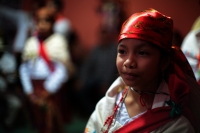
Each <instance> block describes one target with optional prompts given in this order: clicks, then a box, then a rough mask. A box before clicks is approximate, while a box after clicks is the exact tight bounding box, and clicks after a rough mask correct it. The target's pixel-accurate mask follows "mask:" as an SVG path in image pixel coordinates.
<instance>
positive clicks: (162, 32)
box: [118, 9, 173, 50]
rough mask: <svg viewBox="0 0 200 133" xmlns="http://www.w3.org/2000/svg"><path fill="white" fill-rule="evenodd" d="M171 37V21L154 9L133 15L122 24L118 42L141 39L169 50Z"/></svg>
mask: <svg viewBox="0 0 200 133" xmlns="http://www.w3.org/2000/svg"><path fill="white" fill-rule="evenodd" d="M172 36H173V20H172V19H171V18H170V17H168V16H165V15H163V14H161V13H160V12H158V11H156V10H154V9H149V10H145V11H142V12H139V13H135V14H133V15H132V16H131V17H130V18H129V19H128V20H127V21H125V22H124V24H123V25H122V29H121V32H120V35H119V39H118V41H120V40H122V39H125V38H136V39H142V40H145V41H148V42H151V43H154V44H156V45H159V46H161V47H163V48H165V49H166V50H169V49H170V48H171V45H172V43H171V42H172Z"/></svg>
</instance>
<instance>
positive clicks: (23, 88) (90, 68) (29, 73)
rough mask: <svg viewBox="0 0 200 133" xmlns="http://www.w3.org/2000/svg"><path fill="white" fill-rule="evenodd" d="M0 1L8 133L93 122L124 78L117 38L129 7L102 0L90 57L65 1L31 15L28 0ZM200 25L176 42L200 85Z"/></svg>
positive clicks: (0, 81) (57, 131) (44, 132)
mask: <svg viewBox="0 0 200 133" xmlns="http://www.w3.org/2000/svg"><path fill="white" fill-rule="evenodd" d="M0 2H1V3H0V20H1V21H0V119H1V122H0V124H1V127H2V128H3V131H5V133H12V132H13V131H14V130H15V129H16V128H17V127H19V126H23V125H24V124H26V123H30V125H31V127H32V128H33V129H34V130H36V131H38V132H39V133H64V128H63V126H64V125H65V124H69V123H70V122H71V121H72V116H73V115H74V114H78V115H79V116H80V117H84V118H86V119H88V117H89V115H90V114H91V113H92V111H93V110H94V108H95V105H96V103H97V101H99V99H100V98H102V97H103V96H104V94H105V92H106V91H107V89H108V88H109V85H110V84H111V83H112V82H113V81H114V80H115V79H116V78H117V77H118V75H117V69H116V65H115V59H116V54H117V53H116V52H117V50H116V49H117V36H118V34H119V32H120V31H119V29H120V27H121V24H122V22H123V21H124V20H125V19H126V14H125V13H124V11H123V4H122V3H118V2H114V1H112V0H100V2H99V3H100V4H99V7H98V8H97V10H96V13H97V14H98V15H99V17H100V18H101V24H100V25H99V28H98V40H97V42H96V44H95V47H94V48H93V49H92V50H91V51H90V52H89V53H88V52H87V51H85V49H84V47H83V45H82V44H81V40H80V38H79V33H77V32H76V30H75V29H74V28H73V24H72V23H71V22H70V20H69V19H68V18H67V17H66V16H65V15H63V13H62V10H63V8H64V4H63V3H62V1H61V0H35V1H33V3H31V7H30V10H29V11H26V10H23V8H22V7H21V3H22V1H17V0H11V1H9V2H8V1H5V0H1V1H0ZM199 22H200V21H199V19H198V22H197V21H196V22H195V24H194V26H193V28H192V30H191V32H190V33H189V34H188V36H187V37H186V38H185V40H184V41H183V37H182V36H181V34H180V32H179V31H178V30H174V38H173V43H174V45H177V46H179V47H182V48H183V51H184V52H185V54H186V56H187V57H188V59H189V62H190V63H191V64H192V67H193V68H194V71H195V72H196V74H195V75H196V77H197V79H198V80H199V79H200V76H199V75H200V65H199V61H200V57H199V44H200V42H199V38H200V30H199V29H200V24H199ZM197 23H198V24H197ZM189 39H190V40H189ZM182 41H183V45H182ZM191 46H192V47H191Z"/></svg>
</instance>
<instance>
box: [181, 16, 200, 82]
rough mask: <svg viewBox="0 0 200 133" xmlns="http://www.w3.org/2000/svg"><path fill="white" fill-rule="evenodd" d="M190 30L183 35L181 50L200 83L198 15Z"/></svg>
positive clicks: (199, 25) (199, 23)
mask: <svg viewBox="0 0 200 133" xmlns="http://www.w3.org/2000/svg"><path fill="white" fill-rule="evenodd" d="M191 27H192V28H191V30H190V31H189V32H188V34H187V35H186V36H185V38H184V40H183V43H182V45H181V49H182V50H183V52H184V54H185V56H186V58H187V60H188V62H189V63H190V65H191V67H192V70H193V72H194V74H195V77H196V79H197V81H198V82H199V83H200V17H198V18H197V19H196V20H195V22H194V23H193V25H192V26H191Z"/></svg>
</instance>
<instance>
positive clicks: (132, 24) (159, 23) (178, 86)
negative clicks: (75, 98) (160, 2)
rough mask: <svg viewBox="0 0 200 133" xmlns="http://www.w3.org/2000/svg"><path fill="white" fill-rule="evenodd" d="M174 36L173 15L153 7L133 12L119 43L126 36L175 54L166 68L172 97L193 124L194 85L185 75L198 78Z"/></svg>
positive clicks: (125, 23)
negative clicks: (190, 94)
mask: <svg viewBox="0 0 200 133" xmlns="http://www.w3.org/2000/svg"><path fill="white" fill-rule="evenodd" d="M172 37H173V20H172V19H171V17H168V16H166V15H163V14H162V13H160V12H158V11H157V10H155V9H152V8H150V9H148V10H144V11H141V12H138V13H135V14H133V15H132V16H131V17H129V18H128V19H127V21H125V22H124V23H123V25H122V29H121V32H120V35H119V38H118V42H120V41H121V40H122V39H126V38H134V39H141V40H144V41H147V42H150V43H152V44H155V45H157V46H159V47H160V48H162V49H164V50H165V51H167V53H168V54H169V55H170V56H171V57H172V58H171V63H170V65H169V67H168V69H169V70H167V75H168V77H167V82H168V86H169V91H170V97H171V99H172V101H173V102H174V104H175V105H178V106H181V108H182V112H181V113H182V114H183V115H184V116H185V117H187V118H188V119H189V120H190V122H191V123H192V124H193V123H194V120H193V117H192V115H191V113H190V112H191V111H190V109H189V108H190V107H189V104H191V103H189V102H190V99H189V98H190V97H189V93H190V89H191V87H190V85H189V84H188V81H187V80H186V76H189V77H191V78H192V79H193V80H195V81H196V79H195V76H194V73H193V71H192V69H191V67H190V65H189V63H188V61H187V59H186V57H185V56H184V54H183V53H182V51H181V50H180V48H178V47H176V46H172ZM192 104H194V103H192ZM193 126H194V124H193ZM194 127H195V126H194ZM195 128H196V127H195Z"/></svg>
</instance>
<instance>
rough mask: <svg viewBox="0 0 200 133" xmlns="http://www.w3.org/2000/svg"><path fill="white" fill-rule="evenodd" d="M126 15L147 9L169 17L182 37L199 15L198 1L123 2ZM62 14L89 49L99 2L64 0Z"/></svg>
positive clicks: (98, 18) (94, 35) (93, 34)
mask: <svg viewBox="0 0 200 133" xmlns="http://www.w3.org/2000/svg"><path fill="white" fill-rule="evenodd" d="M124 1H125V11H126V13H127V15H128V16H129V15H131V14H132V13H134V12H137V11H141V10H145V9H147V8H149V7H152V8H155V9H157V10H158V11H160V12H162V13H164V14H166V15H168V16H171V17H172V18H173V20H174V27H176V28H177V29H178V30H180V32H181V34H182V36H183V37H185V35H186V34H187V33H188V32H189V30H190V28H191V26H192V24H193V22H194V21H195V19H196V18H197V17H198V16H199V15H200V4H199V0H124ZM64 2H65V10H64V14H65V15H66V16H67V17H68V18H69V19H70V20H71V22H72V24H73V26H74V28H75V30H76V31H77V32H78V34H79V35H80V39H81V41H82V42H83V45H85V47H86V48H87V49H91V48H92V47H93V46H94V45H95V42H96V40H97V29H98V25H99V23H100V17H99V16H98V15H97V13H96V8H97V6H98V2H99V0H64Z"/></svg>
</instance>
